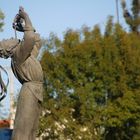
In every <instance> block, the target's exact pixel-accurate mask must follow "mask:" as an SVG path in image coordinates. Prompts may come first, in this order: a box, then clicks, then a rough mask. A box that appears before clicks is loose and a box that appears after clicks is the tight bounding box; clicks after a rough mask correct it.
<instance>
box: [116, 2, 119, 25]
mask: <svg viewBox="0 0 140 140" xmlns="http://www.w3.org/2000/svg"><path fill="white" fill-rule="evenodd" d="M116 15H117V23H118V24H119V7H118V0H116Z"/></svg>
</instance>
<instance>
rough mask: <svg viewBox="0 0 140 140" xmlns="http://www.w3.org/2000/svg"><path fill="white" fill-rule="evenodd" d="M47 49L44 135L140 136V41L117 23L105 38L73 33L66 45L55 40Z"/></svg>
mask: <svg viewBox="0 0 140 140" xmlns="http://www.w3.org/2000/svg"><path fill="white" fill-rule="evenodd" d="M45 45H46V51H44V54H43V57H42V60H41V64H42V67H43V71H44V77H45V85H44V86H45V93H44V111H43V115H42V117H41V120H40V122H41V123H40V130H39V134H40V135H41V134H42V133H44V134H45V136H44V137H45V139H56V140H66V139H71V140H80V139H82V140H93V139H94V140H102V139H103V140H130V139H134V140H136V139H137V138H138V137H139V136H140V134H139V130H140V102H139V100H140V57H139V56H140V40H139V36H138V35H137V34H135V33H127V32H126V31H125V30H124V29H123V28H122V27H121V26H120V25H118V24H114V23H113V22H112V17H111V18H109V19H108V22H107V25H106V29H105V34H104V35H103V34H101V31H100V28H99V27H98V25H96V26H95V27H94V28H93V29H90V28H88V27H83V28H82V29H81V30H80V31H74V30H72V29H70V30H67V31H66V32H65V34H64V40H63V41H61V40H60V39H59V38H58V37H57V36H56V35H54V34H51V36H50V38H49V39H48V40H47V42H46V44H45ZM47 46H49V50H47ZM50 48H52V50H51V49H50ZM50 50H51V51H50Z"/></svg>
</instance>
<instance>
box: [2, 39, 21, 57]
mask: <svg viewBox="0 0 140 140" xmlns="http://www.w3.org/2000/svg"><path fill="white" fill-rule="evenodd" d="M18 43H19V40H18V39H14V38H11V39H6V40H2V41H0V57H1V58H8V57H12V55H13V50H14V48H15V47H16V46H17V45H18Z"/></svg>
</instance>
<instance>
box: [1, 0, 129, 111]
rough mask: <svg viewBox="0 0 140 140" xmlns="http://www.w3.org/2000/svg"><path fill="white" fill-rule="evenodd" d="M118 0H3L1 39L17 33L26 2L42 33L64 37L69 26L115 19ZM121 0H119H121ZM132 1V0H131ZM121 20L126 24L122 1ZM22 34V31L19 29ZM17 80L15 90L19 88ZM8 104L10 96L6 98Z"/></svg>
mask: <svg viewBox="0 0 140 140" xmlns="http://www.w3.org/2000/svg"><path fill="white" fill-rule="evenodd" d="M115 1H116V0H38V1H37V0H0V9H1V10H2V11H3V12H4V14H5V20H4V22H5V25H4V28H3V29H4V31H3V32H0V40H2V39H4V38H5V39H7V38H11V37H14V30H13V29H12V22H13V19H14V17H15V15H16V14H17V13H18V9H19V6H23V7H24V9H25V11H27V13H28V14H29V16H30V18H31V20H32V22H33V26H34V28H35V29H36V30H37V32H39V33H40V35H41V37H44V38H46V37H48V36H49V34H50V32H54V33H56V34H57V35H58V36H59V37H60V38H63V34H64V31H66V30H67V29H68V28H72V29H75V30H76V29H80V28H81V27H82V26H83V25H87V26H89V27H91V28H92V27H93V26H94V25H96V24H99V25H100V27H101V29H104V27H105V24H106V20H107V17H108V16H109V15H112V16H114V20H115V21H116V19H117V18H116V5H115ZM118 1H120V0H118ZM128 1H130V0H128ZM119 11H120V12H119V17H120V23H121V24H122V25H123V26H124V27H125V26H126V25H125V23H124V19H123V16H122V12H121V8H120V3H119ZM18 37H19V38H22V34H19V33H18ZM0 65H6V66H10V60H4V59H1V58H0ZM18 85H19V84H18V83H17V82H16V85H15V91H17V89H18V88H17V86H18ZM3 104H4V107H5V108H9V96H8V97H7V98H6V99H5V100H4V102H3Z"/></svg>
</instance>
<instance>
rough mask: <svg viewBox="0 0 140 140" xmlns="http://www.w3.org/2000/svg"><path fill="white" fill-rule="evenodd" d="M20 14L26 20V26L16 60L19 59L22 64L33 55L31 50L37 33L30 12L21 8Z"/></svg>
mask: <svg viewBox="0 0 140 140" xmlns="http://www.w3.org/2000/svg"><path fill="white" fill-rule="evenodd" d="M18 15H19V16H20V17H21V18H22V19H23V20H24V21H25V26H24V27H23V31H24V39H23V41H22V42H21V47H20V50H18V51H17V54H16V56H17V59H16V60H17V61H18V64H19V65H20V64H21V63H23V62H24V61H25V60H26V59H27V58H28V57H29V56H30V55H31V52H32V50H33V47H34V45H35V36H36V33H35V30H34V28H33V26H32V22H31V20H30V18H29V16H28V14H27V13H26V12H25V11H24V9H23V8H20V9H19V14H18Z"/></svg>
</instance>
